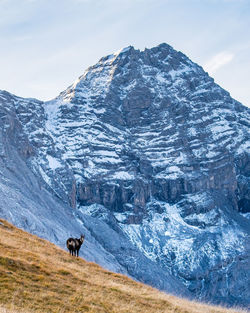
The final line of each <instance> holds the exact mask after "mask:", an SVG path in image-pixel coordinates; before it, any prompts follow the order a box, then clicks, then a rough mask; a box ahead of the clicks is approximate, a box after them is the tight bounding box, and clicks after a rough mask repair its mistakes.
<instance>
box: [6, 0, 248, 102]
mask: <svg viewBox="0 0 250 313" xmlns="http://www.w3.org/2000/svg"><path fill="white" fill-rule="evenodd" d="M163 42H166V43H168V44H170V45H171V46H173V48H175V49H176V50H179V51H181V52H183V53H185V54H186V55H187V56H188V57H189V58H190V59H191V60H192V61H194V62H196V63H198V64H200V65H201V66H203V67H204V69H205V70H206V71H208V72H209V74H210V75H211V76H212V77H213V78H214V79H215V81H216V82H217V83H218V84H219V85H221V86H222V87H223V88H225V89H226V90H227V91H229V92H230V94H231V96H232V97H234V98H235V99H236V100H238V101H240V102H242V103H243V104H245V105H247V106H250V81H249V72H250V0H0V89H1V90H7V91H9V92H11V93H14V94H16V95H18V96H22V97H34V98H38V99H41V100H49V99H52V98H54V97H56V96H57V95H58V94H59V93H60V92H61V91H63V90H64V89H66V87H68V86H69V85H71V84H72V83H73V82H74V81H75V80H76V79H77V78H78V77H79V76H80V75H81V74H83V72H84V70H85V69H86V68H87V67H88V66H90V65H93V64H95V63H96V62H97V61H98V60H99V59H100V58H101V57H102V56H105V55H107V54H111V53H113V52H115V51H117V50H119V49H121V48H123V47H126V46H128V45H133V46H134V47H135V48H137V49H142V50H143V49H144V48H145V47H147V48H151V47H153V46H156V45H158V44H160V43H163Z"/></svg>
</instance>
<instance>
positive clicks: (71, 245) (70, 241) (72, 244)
mask: <svg viewBox="0 0 250 313" xmlns="http://www.w3.org/2000/svg"><path fill="white" fill-rule="evenodd" d="M66 244H67V248H68V249H73V248H75V239H74V238H69V239H68V240H67V241H66Z"/></svg>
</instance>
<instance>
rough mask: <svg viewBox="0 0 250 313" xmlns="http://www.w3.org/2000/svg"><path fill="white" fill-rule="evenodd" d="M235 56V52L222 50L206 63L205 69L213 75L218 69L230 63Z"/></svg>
mask: <svg viewBox="0 0 250 313" xmlns="http://www.w3.org/2000/svg"><path fill="white" fill-rule="evenodd" d="M233 58H234V54H233V53H231V52H227V51H222V52H220V53H218V54H216V55H215V56H213V57H212V58H211V59H210V60H209V61H208V62H207V63H205V64H204V66H203V67H204V69H205V70H206V71H207V72H208V73H209V74H210V75H211V74H214V73H215V72H217V71H218V69H219V68H221V67H222V66H224V65H226V64H228V63H230V62H231V61H232V60H233Z"/></svg>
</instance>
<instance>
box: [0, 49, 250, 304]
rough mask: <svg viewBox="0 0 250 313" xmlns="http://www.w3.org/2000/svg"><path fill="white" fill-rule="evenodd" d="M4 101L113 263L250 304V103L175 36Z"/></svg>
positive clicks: (28, 156)
mask: <svg viewBox="0 0 250 313" xmlns="http://www.w3.org/2000/svg"><path fill="white" fill-rule="evenodd" d="M1 101H2V104H3V107H4V106H6V105H7V104H8V106H9V108H11V109H10V111H11V112H13V113H8V114H10V115H11V114H12V115H11V116H13V119H14V120H16V121H17V122H16V125H18V126H15V127H18V131H16V132H13V131H11V132H10V136H9V137H8V138H10V142H11V144H12V146H13V143H14V146H15V149H16V150H15V151H17V153H18V154H19V155H21V157H22V158H23V160H24V163H25V164H26V166H27V168H28V169H29V170H30V171H31V172H32V175H34V177H35V178H36V179H37V181H39V184H40V185H41V186H42V188H44V189H45V190H47V191H48V192H49V195H50V197H54V196H56V197H57V198H58V201H60V203H61V206H62V207H64V206H65V208H66V207H67V206H68V208H67V209H65V210H66V211H67V212H71V213H70V214H71V215H72V216H73V217H72V223H73V225H78V226H76V227H79V225H81V226H82V227H85V228H86V229H87V230H88V232H89V234H90V236H89V237H90V238H94V239H93V240H95V242H98V244H99V245H100V246H101V247H102V249H103V251H105V253H106V255H107V256H106V257H107V258H110V260H111V259H112V261H110V262H106V263H105V262H104V263H103V264H104V266H107V267H108V266H111V265H110V264H112V262H113V263H114V264H116V270H118V271H123V272H125V273H127V274H129V275H131V276H133V277H135V278H137V279H139V280H142V281H144V282H146V283H150V284H152V285H154V286H156V287H158V288H161V289H164V290H168V291H172V292H176V291H178V290H180V292H182V294H185V293H186V295H193V296H194V297H196V298H198V299H201V300H209V301H213V302H217V303H220V302H222V303H227V304H243V305H248V304H249V302H248V301H249V300H248V299H249V298H250V297H249V288H248V287H247V281H249V276H248V275H249V274H247V273H249V243H248V242H249V229H250V227H249V226H250V223H249V220H248V219H247V217H248V216H249V211H250V205H249V204H250V191H249V173H250V170H249V155H250V154H249V147H250V143H249V109H247V108H246V107H244V106H243V105H241V104H240V103H238V102H237V101H235V100H233V99H232V98H231V97H230V95H229V93H228V92H226V91H225V90H223V89H222V88H220V87H219V86H218V85H217V84H215V83H214V81H213V79H212V78H211V77H209V76H208V74H207V73H205V72H204V71H203V69H202V68H201V67H200V66H198V65H197V64H195V63H193V62H192V61H190V60H189V59H188V58H187V57H186V56H185V55H183V54H182V53H180V52H177V51H175V50H174V49H173V48H172V47H170V46H168V45H166V44H162V45H160V46H158V47H155V48H152V49H146V50H145V51H139V50H135V49H134V48H133V47H128V48H125V49H123V50H121V51H119V52H117V53H115V54H112V55H109V56H107V57H104V58H102V59H101V60H100V61H99V62H98V63H97V64H96V65H94V66H92V67H90V68H89V69H87V70H86V72H85V73H84V75H83V76H81V77H80V78H79V79H78V80H77V81H76V82H75V83H74V84H73V85H72V86H70V87H69V88H68V89H67V90H65V91H64V92H62V93H61V94H60V95H59V96H58V97H57V98H56V99H54V100H52V101H49V102H46V103H42V102H40V101H37V100H34V99H28V100H27V99H21V98H18V97H15V96H13V95H10V94H8V93H1ZM8 129H9V128H8ZM13 133H15V134H17V135H15V136H17V137H15V136H14V135H13ZM20 138H21V139H20ZM15 142H17V143H15ZM22 142H23V143H22ZM3 146H4V145H3ZM19 146H20V148H19ZM59 199H60V200H59ZM49 207H50V206H49ZM69 207H71V209H70V208H69ZM51 209H52V207H51ZM56 211H57V210H56ZM58 214H59V215H60V213H58ZM16 220H18V215H17V217H16ZM12 221H13V222H15V220H13V219H12ZM57 222H58V220H56V219H55V223H57ZM62 224H63V223H62ZM24 227H26V228H29V226H28V225H27V226H25V225H24ZM61 227H63V228H64V229H67V226H61ZM48 228H49V227H48ZM71 229H72V228H71ZM47 237H49V235H47ZM53 240H55V239H54V238H53ZM91 240H92V239H90V241H91ZM55 241H56V240H55ZM58 242H59V244H60V240H58ZM93 242H94V241H93ZM91 248H92V249H93V246H91V247H89V250H87V251H86V252H84V253H85V254H86V255H85V256H86V257H88V258H91V257H90V254H91ZM88 251H89V252H88ZM103 253H104V252H103ZM111 256H112V257H111ZM92 258H93V257H92ZM97 261H98V262H100V263H101V261H100V260H99V259H98V260H97Z"/></svg>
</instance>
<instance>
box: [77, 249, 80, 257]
mask: <svg viewBox="0 0 250 313" xmlns="http://www.w3.org/2000/svg"><path fill="white" fill-rule="evenodd" d="M76 255H77V257H78V256H79V250H78V249H77V250H76Z"/></svg>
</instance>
